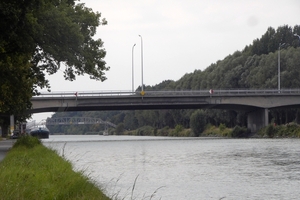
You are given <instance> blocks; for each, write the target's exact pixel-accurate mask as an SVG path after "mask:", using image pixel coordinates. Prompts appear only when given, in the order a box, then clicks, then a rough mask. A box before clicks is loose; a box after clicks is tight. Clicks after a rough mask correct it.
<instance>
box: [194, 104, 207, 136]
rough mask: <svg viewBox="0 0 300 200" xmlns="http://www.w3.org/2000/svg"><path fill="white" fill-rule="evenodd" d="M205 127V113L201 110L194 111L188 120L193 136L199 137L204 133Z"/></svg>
mask: <svg viewBox="0 0 300 200" xmlns="http://www.w3.org/2000/svg"><path fill="white" fill-rule="evenodd" d="M205 125H206V119H205V113H204V112H203V111H202V110H196V111H195V112H194V113H193V114H192V116H191V120H190V127H191V129H192V131H193V132H194V136H196V137H199V136H200V135H201V133H202V132H203V131H204V127H205Z"/></svg>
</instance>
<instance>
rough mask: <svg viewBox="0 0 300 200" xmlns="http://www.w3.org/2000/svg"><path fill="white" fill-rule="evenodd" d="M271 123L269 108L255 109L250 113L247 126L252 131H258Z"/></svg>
mask: <svg viewBox="0 0 300 200" xmlns="http://www.w3.org/2000/svg"><path fill="white" fill-rule="evenodd" d="M268 124H269V110H268V109H267V108H263V109H259V110H255V111H253V112H251V113H248V116H247V128H248V129H250V130H251V133H254V132H257V131H258V130H259V129H261V128H263V127H265V126H268Z"/></svg>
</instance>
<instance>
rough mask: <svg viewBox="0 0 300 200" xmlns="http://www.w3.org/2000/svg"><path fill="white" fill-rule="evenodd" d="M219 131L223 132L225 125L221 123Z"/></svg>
mask: <svg viewBox="0 0 300 200" xmlns="http://www.w3.org/2000/svg"><path fill="white" fill-rule="evenodd" d="M219 129H220V131H221V132H222V131H224V130H225V129H226V125H225V124H222V123H221V124H220V125H219Z"/></svg>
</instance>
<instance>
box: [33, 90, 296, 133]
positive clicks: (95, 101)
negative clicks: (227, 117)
mask: <svg viewBox="0 0 300 200" xmlns="http://www.w3.org/2000/svg"><path fill="white" fill-rule="evenodd" d="M32 104H33V106H32V109H31V110H30V111H29V112H31V113H39V112H63V111H91V110H142V109H143V110H147V109H198V108H202V109H226V110H244V111H246V112H247V113H248V120H247V122H248V125H247V126H248V128H249V129H251V131H252V132H255V131H257V130H258V129H260V128H262V127H264V126H266V125H268V123H269V114H268V110H269V109H272V108H287V107H299V106H300V89H282V90H280V91H279V90H215V91H212V90H210V91H207V90H198V91H145V93H139V92H137V93H134V92H124V91H118V92H65V93H61V92H59V93H42V94H41V95H40V96H37V97H33V98H32Z"/></svg>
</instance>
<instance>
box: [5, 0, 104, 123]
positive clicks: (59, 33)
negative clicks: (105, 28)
mask: <svg viewBox="0 0 300 200" xmlns="http://www.w3.org/2000/svg"><path fill="white" fill-rule="evenodd" d="M76 2H77V1H76V0H27V1H19V0H1V1H0V18H1V20H0V117H1V116H8V115H12V114H13V115H15V116H16V118H17V119H19V120H20V119H21V120H22V119H24V118H26V117H28V116H27V115H26V114H25V111H26V110H27V109H30V108H31V102H30V99H31V97H32V95H33V94H36V93H38V92H37V89H38V88H44V87H46V88H48V89H50V84H49V82H48V80H46V78H45V75H46V74H50V75H51V74H54V73H56V72H57V71H58V70H62V71H64V77H65V79H66V80H70V81H72V80H75V79H76V76H77V75H83V74H88V75H90V78H92V79H96V80H101V81H104V80H105V79H106V77H105V74H104V72H105V71H107V70H108V69H109V67H106V63H105V61H104V60H103V58H104V57H105V54H106V52H105V50H104V49H103V42H102V41H101V39H97V40H94V39H93V36H94V35H95V33H96V28H97V27H98V26H99V25H104V24H106V23H107V22H106V20H105V19H102V20H100V17H101V15H100V13H94V12H93V11H92V10H91V9H89V8H87V7H85V6H84V4H82V3H76ZM0 123H3V117H2V120H1V119H0Z"/></svg>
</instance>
